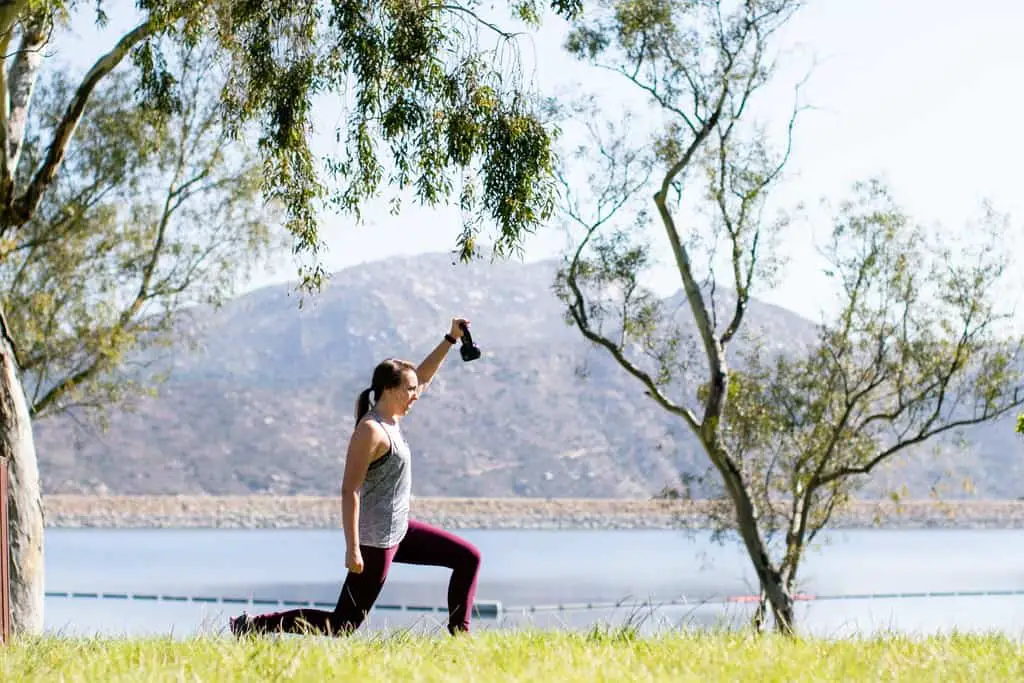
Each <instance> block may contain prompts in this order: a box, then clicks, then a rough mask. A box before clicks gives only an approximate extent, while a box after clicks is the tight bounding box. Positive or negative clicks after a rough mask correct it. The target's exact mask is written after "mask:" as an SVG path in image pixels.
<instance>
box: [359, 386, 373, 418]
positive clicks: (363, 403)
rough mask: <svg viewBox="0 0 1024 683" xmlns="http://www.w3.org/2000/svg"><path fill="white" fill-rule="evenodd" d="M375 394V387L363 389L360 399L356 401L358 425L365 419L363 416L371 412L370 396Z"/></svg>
mask: <svg viewBox="0 0 1024 683" xmlns="http://www.w3.org/2000/svg"><path fill="white" fill-rule="evenodd" d="M371 393H373V387H370V388H369V389H363V391H362V393H361V394H359V399H358V400H356V424H359V421H360V420H362V419H363V416H364V415H366V414H367V413H368V412H370V394H371Z"/></svg>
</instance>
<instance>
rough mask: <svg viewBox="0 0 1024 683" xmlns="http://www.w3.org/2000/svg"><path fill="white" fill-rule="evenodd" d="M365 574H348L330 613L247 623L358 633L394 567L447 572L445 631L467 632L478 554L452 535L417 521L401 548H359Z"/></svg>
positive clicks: (278, 615)
mask: <svg viewBox="0 0 1024 683" xmlns="http://www.w3.org/2000/svg"><path fill="white" fill-rule="evenodd" d="M359 549H360V550H361V552H362V555H363V571H362V573H360V574H353V573H352V572H349V573H348V576H347V577H346V578H345V584H344V585H343V586H342V587H341V595H340V596H339V597H338V604H337V606H336V607H335V608H334V611H333V612H328V611H326V610H320V609H306V608H302V609H293V610H288V611H287V612H272V613H270V614H261V615H258V616H253V617H251V622H250V623H251V627H252V629H253V630H254V631H258V632H263V633H266V632H279V633H320V634H326V635H332V634H333V635H347V634H349V633H351V632H352V631H354V630H356V629H357V628H359V626H360V625H361V624H362V623H363V620H364V619H365V618H366V615H367V613H368V612H369V611H370V608H371V607H373V603H374V602H376V600H377V596H378V595H380V590H381V588H383V587H384V580H385V579H386V578H387V575H388V570H389V569H390V568H391V563H392V562H400V563H402V564H420V565H431V566H436V567H449V568H451V570H452V576H451V579H450V580H449V582H448V631H449V632H450V633H451V634H453V635H454V634H455V633H456V632H459V631H468V630H469V621H470V617H471V613H472V611H473V598H474V596H475V595H476V580H477V574H478V572H479V569H480V551H479V550H477V549H476V547H475V546H474V545H473V544H471V543H469V542H468V541H465V540H463V539H461V538H459V537H457V536H455V535H454V534H450V533H448V532H447V531H444V530H442V529H438V528H437V527H434V526H431V525H429V524H424V523H423V522H417V521H415V520H409V531H408V532H407V533H406V535H405V538H403V539H402V540H401V542H400V543H399V544H398V545H396V546H392V547H390V548H373V547H370V546H366V545H362V546H359Z"/></svg>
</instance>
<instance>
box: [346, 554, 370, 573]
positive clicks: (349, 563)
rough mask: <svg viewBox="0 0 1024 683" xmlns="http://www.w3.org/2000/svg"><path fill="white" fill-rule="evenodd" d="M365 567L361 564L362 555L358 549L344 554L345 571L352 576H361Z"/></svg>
mask: <svg viewBox="0 0 1024 683" xmlns="http://www.w3.org/2000/svg"><path fill="white" fill-rule="evenodd" d="M365 566H366V565H364V564H363V553H362V551H360V550H359V548H356V549H355V550H349V551H348V552H346V553H345V569H347V570H349V571H350V572H352V573H353V574H362V573H363V568H364V567H365Z"/></svg>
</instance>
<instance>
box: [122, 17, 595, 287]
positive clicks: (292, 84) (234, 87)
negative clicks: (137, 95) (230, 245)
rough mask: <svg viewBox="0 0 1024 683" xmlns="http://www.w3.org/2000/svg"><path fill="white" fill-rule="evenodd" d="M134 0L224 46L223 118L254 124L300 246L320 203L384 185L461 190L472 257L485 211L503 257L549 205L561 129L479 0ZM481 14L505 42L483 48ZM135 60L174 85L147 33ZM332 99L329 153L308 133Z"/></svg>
mask: <svg viewBox="0 0 1024 683" xmlns="http://www.w3.org/2000/svg"><path fill="white" fill-rule="evenodd" d="M141 6H142V8H143V9H144V10H146V11H148V12H151V13H152V15H153V16H158V17H160V18H161V20H162V21H169V20H172V19H175V18H184V21H177V22H176V23H174V24H173V26H174V30H175V31H176V32H177V34H178V35H179V36H180V37H181V38H182V39H194V38H195V36H198V35H209V36H212V37H215V38H216V40H217V41H218V44H219V46H220V48H221V49H222V50H223V51H224V52H225V53H226V55H225V57H226V58H228V59H229V62H228V63H230V65H231V67H230V69H231V71H230V78H229V80H228V83H227V86H226V87H225V89H224V91H223V97H222V102H223V105H224V113H225V120H226V122H227V124H228V125H229V126H230V127H231V129H232V130H236V131H237V130H241V129H243V128H244V127H246V126H248V125H251V124H254V125H256V126H257V127H258V129H259V131H260V135H259V143H258V148H259V150H260V154H261V157H262V160H263V163H264V179H265V182H264V185H263V190H264V192H265V193H266V196H267V197H268V198H271V199H274V200H276V201H278V202H280V203H281V205H282V206H283V207H284V208H285V210H286V216H287V221H286V222H287V226H288V228H289V230H290V232H291V233H292V234H293V235H294V236H295V239H296V241H295V250H296V252H297V253H303V254H310V255H313V256H315V254H316V253H317V251H318V250H319V248H320V247H321V244H320V238H319V235H318V231H317V225H316V216H317V212H318V211H319V210H320V209H321V208H322V207H324V206H333V207H335V208H336V209H340V210H342V211H346V212H350V213H351V214H352V215H354V216H355V217H356V218H358V217H359V215H360V206H361V205H362V204H363V203H364V202H365V201H366V200H368V199H370V198H372V197H374V196H376V195H377V194H378V193H379V192H380V191H381V190H382V189H383V187H382V185H385V184H386V185H387V186H388V188H390V189H389V193H390V194H391V197H392V200H393V201H394V202H395V203H396V205H397V202H398V201H399V200H400V198H401V196H402V195H403V194H404V193H406V192H411V193H412V195H413V196H414V197H415V199H416V200H417V201H419V202H421V203H423V204H426V205H436V204H439V203H442V202H446V201H449V200H451V199H452V198H453V197H457V200H458V202H459V206H460V208H461V209H462V211H463V214H464V215H465V216H466V222H465V226H464V231H463V234H462V236H461V238H460V240H459V250H460V256H461V257H462V258H463V259H468V258H471V257H473V256H474V255H475V254H476V253H478V251H479V245H478V236H479V233H480V232H481V230H482V226H483V224H484V222H485V221H490V222H493V223H494V224H495V225H496V226H497V228H498V232H497V235H496V237H495V239H494V244H493V251H494V252H495V253H496V254H497V255H502V254H505V253H507V252H509V251H510V250H515V249H518V248H519V247H520V245H521V242H522V240H523V238H524V237H525V235H526V234H527V233H528V232H530V231H532V230H534V229H535V228H536V227H537V226H538V225H540V224H541V223H542V222H544V221H545V220H546V219H547V218H548V217H549V216H550V215H551V214H552V211H553V207H554V191H553V185H552V179H551V171H552V166H553V161H554V160H553V155H552V150H551V140H552V130H551V129H549V128H548V127H546V126H545V125H543V123H542V121H541V117H540V116H539V113H538V107H537V105H536V103H534V102H533V101H532V100H531V98H530V96H529V94H528V93H527V92H526V91H524V90H523V88H522V87H521V84H520V82H519V79H518V74H516V73H515V67H514V65H508V64H503V63H502V62H501V59H500V54H501V53H500V49H501V47H502V46H503V45H504V44H505V43H507V42H508V41H510V40H512V38H513V36H512V35H511V34H509V33H507V32H504V31H502V30H501V29H500V28H498V27H497V26H496V25H494V24H493V23H490V22H489V21H486V20H485V19H484V18H483V17H481V16H480V15H479V14H478V12H479V10H480V9H482V6H481V4H480V3H478V2H476V0H471V1H470V2H467V3H464V4H440V3H416V2H406V1H404V0H388V1H386V2H369V1H368V0H332V1H331V2H299V3H295V2H284V1H283V0H273V1H271V2H242V3H237V2H236V3H214V4H213V5H208V6H203V5H199V4H198V3H187V2H186V3H171V4H170V6H168V5H167V4H166V3H155V2H150V1H148V0H147V1H146V2H143V3H141ZM550 6H551V8H552V9H553V11H554V12H556V13H557V14H559V15H561V16H563V17H567V18H570V17H575V16H576V15H577V14H578V13H579V12H580V10H581V8H582V4H581V3H580V2H579V1H578V0H553V2H552V3H551V5H550ZM540 9H541V8H540V5H539V4H538V3H537V2H536V1H535V0H515V1H514V2H511V3H509V5H508V10H509V12H510V15H511V17H514V18H517V19H518V20H520V21H523V22H525V23H527V24H531V25H536V24H537V23H538V22H539V21H540ZM482 28H486V29H488V30H489V33H488V36H494V37H496V38H498V47H496V48H494V49H484V48H482V47H481V41H480V39H479V38H478V37H476V36H477V34H478V33H479V31H480V30H481V29H482ZM136 62H137V63H138V64H139V65H140V66H142V67H144V71H143V73H144V74H145V78H144V81H143V85H144V86H145V88H146V92H147V94H148V96H149V99H150V101H151V102H153V103H155V104H157V105H159V106H161V107H164V108H166V107H167V106H169V104H170V103H171V102H173V98H174V96H173V93H172V90H173V87H172V86H173V84H172V81H171V80H170V79H168V78H166V74H165V71H164V69H163V68H162V67H161V60H160V55H159V51H158V50H157V48H156V46H154V45H152V44H149V45H145V46H142V47H140V49H139V50H138V52H137V54H136ZM510 70H511V71H510ZM332 101H333V102H340V103H342V104H343V106H344V111H345V120H344V122H343V124H342V125H340V126H339V127H338V130H337V131H336V133H337V139H338V142H339V143H340V148H341V150H342V151H341V152H340V154H338V155H337V156H333V155H331V156H328V157H326V158H324V159H322V160H321V159H317V157H316V156H315V154H314V153H313V150H312V149H311V148H310V144H309V140H310V135H311V133H312V132H313V131H312V121H311V115H312V109H313V103H314V102H323V103H330V102H332ZM323 169H325V170H326V176H325V175H324V173H323V172H322V170H323ZM321 274H322V273H321V271H320V270H319V268H318V267H317V266H316V265H315V264H314V266H313V268H312V270H307V271H306V273H305V275H306V276H307V278H308V279H309V281H310V282H312V283H314V284H315V282H317V281H318V280H319V277H320V276H321Z"/></svg>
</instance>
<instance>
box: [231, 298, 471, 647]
mask: <svg viewBox="0 0 1024 683" xmlns="http://www.w3.org/2000/svg"><path fill="white" fill-rule="evenodd" d="M463 324H465V325H466V326H468V325H469V321H468V320H466V319H464V318H455V319H454V320H452V327H451V330H450V331H449V332H448V334H446V335H445V336H444V340H443V341H441V342H440V343H438V345H437V347H436V348H435V349H434V350H433V351H431V353H430V355H428V356H427V357H426V358H425V359H424V360H423V362H422V363H420V365H419V367H416V366H414V365H413V364H412V363H409V362H407V361H402V360H395V359H388V360H385V361H383V362H382V363H380V364H379V365H378V366H377V367H376V368H375V369H374V371H373V379H372V381H371V383H370V386H369V387H368V388H367V389H365V390H364V391H363V392H362V393H361V394H360V395H359V400H358V401H357V402H356V426H355V429H354V431H353V433H352V437H351V439H350V441H349V445H348V453H347V455H346V457H345V474H344V480H343V482H342V485H341V511H342V525H343V527H344V530H345V542H346V553H345V567H346V568H347V569H348V576H347V577H346V578H345V583H344V585H343V586H342V588H341V595H340V596H339V597H338V604H337V606H336V607H335V608H334V611H333V612H328V611H326V610H318V609H295V610H289V611H286V612H273V613H270V614H261V615H257V616H250V615H248V614H246V613H244V612H243V613H242V615H241V616H239V617H235V618H233V619H231V621H230V625H231V632H232V633H234V634H235V635H237V636H241V635H244V634H247V633H268V632H278V633H319V634H334V635H345V634H348V633H351V632H352V631H354V630H355V629H357V628H359V626H360V624H362V623H363V620H364V619H365V618H366V615H367V613H368V612H369V611H370V608H371V607H373V603H374V602H375V601H376V600H377V596H378V595H379V594H380V590H381V588H382V587H383V586H384V580H385V579H386V578H387V575H388V569H390V567H391V563H392V562H401V563H405V564H419V565H433V566H441V567H448V568H450V569H451V570H452V575H451V580H450V581H449V583H448V615H449V619H448V631H449V633H451V634H452V635H455V634H457V633H460V632H466V631H469V622H470V616H471V612H472V608H473V598H474V596H475V594H476V582H477V574H478V572H479V569H480V552H479V551H478V550H477V549H476V548H475V547H474V546H473V545H472V544H470V543H468V542H467V541H465V540H463V539H460V538H458V537H456V536H454V535H452V534H450V533H448V532H446V531H443V530H441V529H438V528H436V527H433V526H430V525H429V524H424V523H423V522H419V521H416V520H413V519H410V518H409V500H410V494H411V490H412V479H411V463H410V451H409V446H408V445H407V444H406V442H405V439H404V438H403V437H402V432H401V430H400V429H399V426H398V424H399V421H400V420H401V418H402V417H404V416H405V415H406V414H408V412H409V409H410V408H412V405H413V404H414V403H415V402H416V401H417V400H418V399H419V397H420V396H421V395H422V394H423V392H424V391H426V389H427V387H428V386H429V384H430V381H431V379H433V377H434V374H435V373H436V372H437V369H438V368H439V367H440V366H441V363H442V361H443V360H444V358H445V356H446V355H447V354H448V351H449V350H450V349H451V347H452V346H453V345H454V344H455V343H456V341H458V339H459V338H460V337H462V333H463V329H462V326H463ZM371 398H372V402H371Z"/></svg>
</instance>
